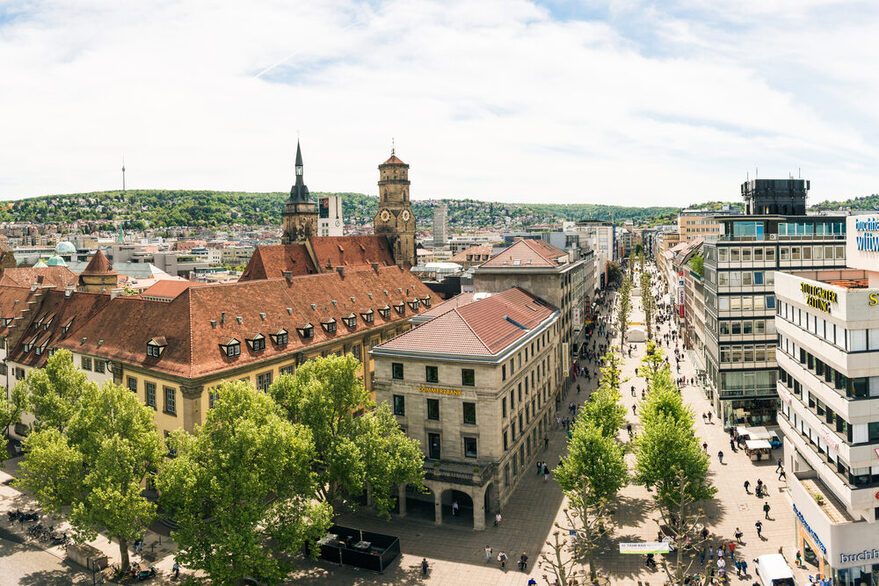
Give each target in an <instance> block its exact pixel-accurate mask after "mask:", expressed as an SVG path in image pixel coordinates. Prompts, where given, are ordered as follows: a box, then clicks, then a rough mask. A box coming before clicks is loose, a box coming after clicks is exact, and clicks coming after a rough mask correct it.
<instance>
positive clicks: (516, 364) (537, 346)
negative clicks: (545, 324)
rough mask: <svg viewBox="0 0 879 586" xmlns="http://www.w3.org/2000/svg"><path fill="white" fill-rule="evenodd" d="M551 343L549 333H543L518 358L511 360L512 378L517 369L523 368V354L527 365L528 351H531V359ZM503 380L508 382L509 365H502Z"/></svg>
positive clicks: (514, 357) (510, 370)
mask: <svg viewBox="0 0 879 586" xmlns="http://www.w3.org/2000/svg"><path fill="white" fill-rule="evenodd" d="M548 342H549V332H543V334H542V335H540V336H538V337H537V339H536V340H534V341H532V342H531V344H530V345H529V346H525V348H524V349H523V350H522V351H520V352H519V353H518V354H516V356H513V357H512V358H510V362H509V366H510V368H509V373H510V376H513V375H514V374H516V368H520V369H521V368H522V354H523V353H524V355H525V364H528V360H529V358H528V350H529V348H530V350H531V358H534V357H535V356H537V354H538V353H539V352H540V351H541V350H542V349H543V348H545V347H546V344H547V343H548ZM501 380H507V365H506V364H503V365H501Z"/></svg>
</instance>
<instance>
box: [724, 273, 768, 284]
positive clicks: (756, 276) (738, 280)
mask: <svg viewBox="0 0 879 586" xmlns="http://www.w3.org/2000/svg"><path fill="white" fill-rule="evenodd" d="M774 284H775V271H765V272H764V271H718V273H717V285H718V286H719V287H750V286H752V285H774Z"/></svg>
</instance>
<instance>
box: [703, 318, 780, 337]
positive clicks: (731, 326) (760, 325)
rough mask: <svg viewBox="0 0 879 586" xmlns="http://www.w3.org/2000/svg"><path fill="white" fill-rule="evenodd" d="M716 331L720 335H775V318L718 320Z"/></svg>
mask: <svg viewBox="0 0 879 586" xmlns="http://www.w3.org/2000/svg"><path fill="white" fill-rule="evenodd" d="M717 326H718V331H719V332H720V335H721V336H738V335H744V336H763V335H770V336H772V335H775V320H774V319H772V318H770V319H744V320H719V321H718V322H717Z"/></svg>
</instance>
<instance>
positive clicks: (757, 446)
mask: <svg viewBox="0 0 879 586" xmlns="http://www.w3.org/2000/svg"><path fill="white" fill-rule="evenodd" d="M745 453H746V454H748V457H749V458H751V459H752V460H755V461H760V460H768V459H769V458H771V457H772V446H771V445H770V444H769V440H765V439H759V440H753V439H751V440H747V441H746V442H745Z"/></svg>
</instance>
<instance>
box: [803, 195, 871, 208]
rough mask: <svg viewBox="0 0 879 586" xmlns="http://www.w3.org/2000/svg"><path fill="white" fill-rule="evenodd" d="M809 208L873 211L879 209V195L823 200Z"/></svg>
mask: <svg viewBox="0 0 879 586" xmlns="http://www.w3.org/2000/svg"><path fill="white" fill-rule="evenodd" d="M809 209H812V210H816V211H828V210H852V211H873V210H879V195H877V194H875V193H874V194H872V195H864V196H861V197H853V198H851V199H847V200H844V201H822V202H821V203H817V204H815V205H813V206H811V207H810V208H809Z"/></svg>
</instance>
